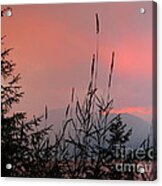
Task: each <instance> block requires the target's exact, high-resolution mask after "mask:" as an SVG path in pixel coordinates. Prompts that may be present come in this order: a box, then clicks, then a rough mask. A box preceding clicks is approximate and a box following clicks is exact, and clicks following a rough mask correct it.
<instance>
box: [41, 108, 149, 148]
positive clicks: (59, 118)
mask: <svg viewBox="0 0 162 186" xmlns="http://www.w3.org/2000/svg"><path fill="white" fill-rule="evenodd" d="M116 115H117V114H115V113H111V114H110V115H109V117H108V118H109V120H111V119H113V118H114V117H115V116H116ZM121 118H122V122H124V123H125V124H127V127H126V129H130V128H132V135H131V137H130V140H129V142H127V144H126V145H127V146H128V147H130V148H137V147H139V146H140V145H141V143H142V142H143V140H144V139H146V138H147V137H148V135H149V134H150V133H151V130H150V129H151V124H150V123H148V122H147V121H144V120H143V119H142V118H140V117H137V116H135V115H132V114H129V113H123V114H121ZM64 120H65V109H62V108H61V109H54V110H50V111H49V112H48V118H47V120H45V119H43V121H42V123H44V122H45V123H48V124H49V125H51V124H53V129H54V133H55V134H58V132H59V130H61V129H62V126H63V121H64ZM51 137H52V136H51ZM150 142H151V143H152V141H150Z"/></svg>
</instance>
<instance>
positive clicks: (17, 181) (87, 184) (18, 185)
mask: <svg viewBox="0 0 162 186" xmlns="http://www.w3.org/2000/svg"><path fill="white" fill-rule="evenodd" d="M103 1H104V0H97V1H96V0H95V1H93V0H79V1H77V0H1V4H25V3H27V4H29V3H37V4H39V3H58V2H59V3H63V2H103ZM115 1H118V2H119V1H120V0H111V1H110V0H107V1H106V2H115ZM130 1H132V0H127V2H130ZM136 1H137V0H136ZM155 1H156V2H157V3H158V180H156V181H154V182H140V181H138V182H135V181H98V180H59V179H33V178H32V179H29V178H28V179H24V178H0V185H1V186H4V185H7V186H10V185H12V186H22V185H23V186H29V184H30V186H35V185H39V186H42V185H47V184H48V186H51V185H56V186H57V185H64V186H70V185H72V184H75V186H83V185H84V186H97V185H100V186H105V185H107V184H109V186H111V185H128V184H131V185H135V184H136V186H137V185H141V184H142V185H143V186H144V185H146V184H149V185H153V184H156V185H162V143H161V142H162V126H161V121H162V113H161V111H162V100H161V97H160V95H162V83H161V80H162V64H161V61H162V52H160V51H161V50H162V37H161V35H160V33H162V21H161V20H160V18H162V0H155Z"/></svg>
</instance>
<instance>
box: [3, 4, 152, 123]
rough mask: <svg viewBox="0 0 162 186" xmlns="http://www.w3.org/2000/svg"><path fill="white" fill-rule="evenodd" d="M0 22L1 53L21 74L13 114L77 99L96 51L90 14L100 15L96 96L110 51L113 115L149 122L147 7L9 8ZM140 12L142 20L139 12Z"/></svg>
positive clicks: (149, 7) (149, 16) (103, 82)
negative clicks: (8, 51) (20, 94)
mask: <svg viewBox="0 0 162 186" xmlns="http://www.w3.org/2000/svg"><path fill="white" fill-rule="evenodd" d="M10 7H12V10H13V16H12V17H8V18H7V17H5V18H3V20H2V35H5V34H6V35H7V38H6V39H5V47H6V48H7V47H13V48H14V50H13V51H12V53H11V55H10V58H11V59H12V60H13V61H14V62H15V63H16V65H17V66H16V71H15V72H16V73H19V72H20V73H21V76H22V79H21V84H22V85H23V90H24V92H25V95H24V97H23V99H22V100H21V103H20V104H19V105H17V106H15V108H14V109H16V110H19V111H26V112H27V113H29V114H31V113H32V114H40V113H42V112H43V110H44V106H45V105H48V108H49V109H50V110H52V109H57V108H64V107H65V106H66V105H67V104H68V102H69V100H70V93H71V88H72V87H75V88H76V93H77V96H78V97H82V96H83V95H84V93H85V90H86V88H87V85H88V80H89V76H90V75H89V74H90V65H91V58H92V54H93V53H94V51H95V13H98V14H99V19H100V25H101V32H100V36H99V37H100V46H99V80H98V86H99V93H100V94H102V93H105V85H106V80H107V76H108V70H109V66H110V59H111V52H112V51H115V54H116V55H115V69H114V74H113V87H112V98H114V105H113V107H114V112H123V113H124V112H127V113H131V114H134V115H137V116H140V117H142V118H144V119H145V120H148V121H151V113H152V2H151V1H150V2H136V3H133V2H130V3H97V4H55V5H54V4H53V5H51V4H49V5H16V6H10ZM141 7H143V8H145V10H146V12H145V14H140V13H139V9H140V8H141Z"/></svg>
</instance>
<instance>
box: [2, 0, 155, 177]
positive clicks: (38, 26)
mask: <svg viewBox="0 0 162 186" xmlns="http://www.w3.org/2000/svg"><path fill="white" fill-rule="evenodd" d="M1 19H2V36H1V38H2V39H1V42H2V50H1V57H2V58H1V79H2V88H1V105H2V107H1V118H2V122H1V124H2V125H1V144H2V164H1V165H2V176H4V177H43V178H70V179H107V180H116V179H117V180H155V179H156V172H157V169H156V4H155V3H154V2H152V1H148V2H146V1H145V2H120V3H83V4H48V5H47V4H44V5H8V6H2V10H1Z"/></svg>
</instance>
